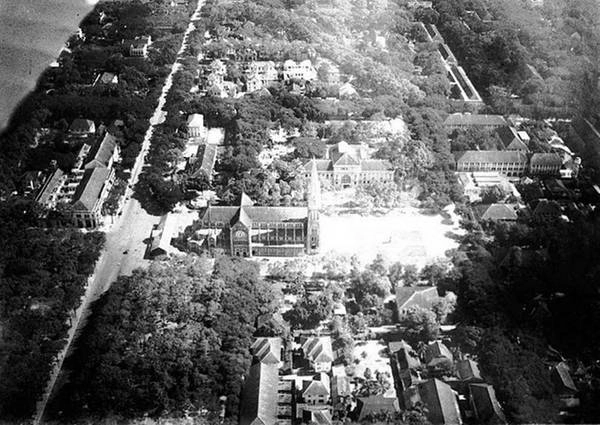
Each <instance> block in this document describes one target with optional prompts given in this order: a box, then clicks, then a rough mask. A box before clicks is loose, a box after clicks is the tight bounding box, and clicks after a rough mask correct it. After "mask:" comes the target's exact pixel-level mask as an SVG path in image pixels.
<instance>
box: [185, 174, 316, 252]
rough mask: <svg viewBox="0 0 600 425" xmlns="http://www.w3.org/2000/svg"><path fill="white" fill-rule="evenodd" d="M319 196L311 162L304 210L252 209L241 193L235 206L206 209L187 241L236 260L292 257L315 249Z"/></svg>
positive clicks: (291, 208) (251, 203)
mask: <svg viewBox="0 0 600 425" xmlns="http://www.w3.org/2000/svg"><path fill="white" fill-rule="evenodd" d="M320 199H321V193H320V184H319V178H318V175H317V168H316V163H315V162H313V165H312V172H311V179H310V183H309V187H308V206H307V207H263V206H255V205H254V202H253V201H252V200H251V199H250V198H249V197H248V196H247V195H245V194H243V195H242V197H241V200H240V203H239V205H237V206H209V207H207V208H206V209H205V210H204V212H203V213H201V217H200V220H199V222H197V223H195V224H194V225H193V226H192V227H193V228H196V229H197V230H196V231H195V232H194V234H193V235H192V238H191V240H188V244H189V245H190V246H194V245H195V246H197V247H198V248H199V249H200V250H201V251H207V250H208V251H212V250H214V249H223V250H224V251H225V252H226V253H228V254H230V255H234V256H238V257H253V256H264V257H293V256H298V255H302V254H304V253H306V254H314V253H316V252H318V250H319V232H320V228H319V210H320V208H321V200H320Z"/></svg>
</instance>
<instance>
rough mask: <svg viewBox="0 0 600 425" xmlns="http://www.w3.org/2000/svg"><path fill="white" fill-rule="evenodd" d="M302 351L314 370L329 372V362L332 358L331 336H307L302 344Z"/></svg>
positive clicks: (331, 361) (330, 362)
mask: <svg viewBox="0 0 600 425" xmlns="http://www.w3.org/2000/svg"><path fill="white" fill-rule="evenodd" d="M302 352H303V353H304V357H305V358H306V359H307V360H308V361H309V362H310V366H311V368H312V369H313V370H314V371H315V372H329V371H330V370H331V364H332V363H333V360H334V358H333V348H332V345H331V337H329V336H320V337H319V336H315V337H310V338H308V339H307V340H306V341H305V342H304V344H302Z"/></svg>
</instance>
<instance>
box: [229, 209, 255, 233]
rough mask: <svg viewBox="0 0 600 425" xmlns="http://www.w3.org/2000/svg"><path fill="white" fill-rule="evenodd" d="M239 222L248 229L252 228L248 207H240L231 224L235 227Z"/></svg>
mask: <svg viewBox="0 0 600 425" xmlns="http://www.w3.org/2000/svg"><path fill="white" fill-rule="evenodd" d="M238 222H239V223H242V224H243V225H244V226H246V227H247V228H251V227H252V219H251V218H250V217H249V216H248V214H247V213H246V207H239V208H238V210H237V211H236V213H235V215H234V216H233V218H232V219H231V221H230V222H229V224H231V225H232V226H233V225H234V224H236V223H238Z"/></svg>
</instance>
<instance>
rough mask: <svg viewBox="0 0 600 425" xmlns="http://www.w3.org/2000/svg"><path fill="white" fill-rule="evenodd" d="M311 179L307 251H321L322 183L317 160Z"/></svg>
mask: <svg viewBox="0 0 600 425" xmlns="http://www.w3.org/2000/svg"><path fill="white" fill-rule="evenodd" d="M311 162H312V164H311V170H310V181H309V182H308V189H307V192H308V219H307V223H306V253H307V254H316V253H317V252H319V245H320V243H319V233H320V229H319V211H320V209H321V184H320V183H319V173H318V172H317V161H315V160H314V159H313V160H312V161H311Z"/></svg>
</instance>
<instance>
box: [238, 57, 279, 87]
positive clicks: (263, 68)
mask: <svg viewBox="0 0 600 425" xmlns="http://www.w3.org/2000/svg"><path fill="white" fill-rule="evenodd" d="M244 72H245V73H246V76H247V78H248V77H253V76H254V77H256V78H258V82H260V86H261V88H262V87H269V86H271V85H273V83H276V82H277V81H279V72H278V71H277V67H276V65H275V62H273V61H252V62H249V63H247V64H246V65H245V70H244ZM255 90H259V89H255ZM255 90H250V89H248V91H255Z"/></svg>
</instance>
